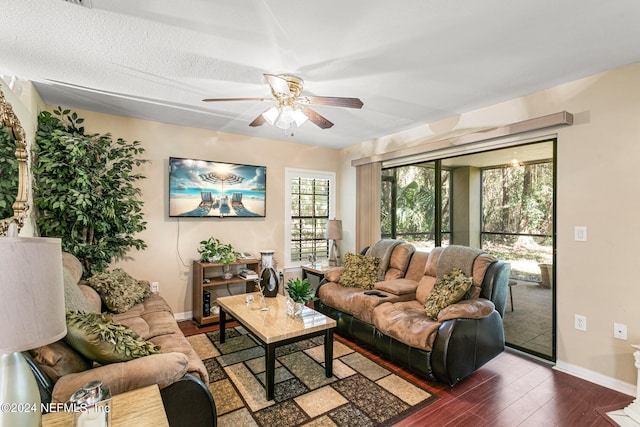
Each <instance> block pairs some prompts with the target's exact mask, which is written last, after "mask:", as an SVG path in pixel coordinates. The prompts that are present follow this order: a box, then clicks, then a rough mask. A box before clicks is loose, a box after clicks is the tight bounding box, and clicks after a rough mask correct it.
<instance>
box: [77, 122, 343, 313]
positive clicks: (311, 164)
mask: <svg viewBox="0 0 640 427" xmlns="http://www.w3.org/2000/svg"><path fill="white" fill-rule="evenodd" d="M76 111H77V112H78V114H79V115H80V116H81V117H84V118H85V123H84V124H85V126H86V129H87V132H98V133H106V132H110V133H111V134H112V135H113V137H114V138H124V139H126V140H127V141H133V140H139V141H141V142H142V145H143V146H144V148H145V149H146V152H145V154H144V156H143V157H144V158H147V159H150V160H151V162H150V163H148V164H145V165H144V166H143V167H142V173H143V174H144V175H145V176H146V179H144V180H141V181H139V182H138V185H139V187H140V188H141V190H142V199H143V200H144V203H145V204H144V214H145V220H146V221H147V223H148V224H147V229H146V231H144V232H143V233H141V234H140V235H139V237H140V238H142V239H143V240H144V241H145V242H146V243H147V245H148V248H147V249H146V250H145V251H135V250H133V251H130V253H129V254H128V256H129V259H127V260H125V261H120V262H118V263H116V264H115V265H114V266H119V267H122V268H123V269H125V270H126V271H127V272H129V273H130V274H131V275H133V276H134V277H137V278H144V279H147V280H149V281H158V282H160V294H161V295H162V296H163V297H164V298H165V299H166V300H167V301H168V302H169V304H170V305H171V307H172V308H173V310H174V312H175V313H176V314H178V315H181V314H183V313H186V312H190V311H191V300H192V298H191V292H192V288H191V270H192V261H193V260H194V259H197V258H199V256H198V253H197V248H198V246H199V242H200V241H201V240H204V239H207V238H209V237H210V236H214V237H216V238H218V239H220V240H221V241H223V242H225V243H231V244H232V245H233V247H234V249H236V250H238V251H249V252H251V253H252V254H254V255H255V256H259V250H261V249H275V251H276V254H275V258H276V260H277V262H278V267H279V268H282V267H283V262H284V256H283V251H284V208H285V207H284V191H285V185H284V172H285V168H287V167H295V168H301V169H314V170H326V171H334V172H336V171H337V166H338V159H339V152H338V151H337V150H335V149H326V148H319V147H312V146H307V145H300V144H293V143H287V142H279V141H273V140H267V139H260V138H250V137H246V136H240V135H233V134H228V133H223V132H214V131H209V130H203V129H195V128H188V127H181V126H174V125H169V124H165V123H158V122H150V121H145V120H138V119H131V118H125V117H119V116H112V115H107V114H100V113H95V112H90V111H82V110H76ZM170 156H174V157H185V158H196V159H205V160H213V161H221V162H230V163H246V164H252V165H266V167H267V209H266V217H265V218H244V219H234V218H230V217H229V218H224V219H220V218H206V219H202V218H179V219H178V218H169V216H168V205H167V203H168V199H167V198H168V181H169V175H168V164H169V163H168V160H169V157H170ZM231 290H232V291H235V290H234V289H231ZM222 291H224V290H222Z"/></svg>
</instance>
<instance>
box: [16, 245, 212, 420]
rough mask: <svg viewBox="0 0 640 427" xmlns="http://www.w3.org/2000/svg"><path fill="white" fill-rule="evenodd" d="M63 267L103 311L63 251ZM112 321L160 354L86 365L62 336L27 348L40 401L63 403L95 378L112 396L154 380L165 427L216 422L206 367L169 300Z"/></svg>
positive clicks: (152, 300)
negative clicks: (167, 425)
mask: <svg viewBox="0 0 640 427" xmlns="http://www.w3.org/2000/svg"><path fill="white" fill-rule="evenodd" d="M63 265H64V269H65V274H66V272H69V273H70V276H71V277H72V279H71V280H75V282H76V283H77V286H78V287H79V288H80V289H81V291H82V294H84V296H85V297H86V302H88V303H89V305H90V306H91V307H92V308H93V311H94V312H97V313H101V312H105V311H107V310H106V308H105V307H104V306H103V305H102V302H101V299H100V295H98V293H97V292H96V291H95V290H94V289H93V288H91V287H89V286H87V285H85V284H82V282H81V281H80V276H81V275H82V267H81V265H80V263H79V262H78V260H77V259H76V258H75V257H73V256H71V255H69V254H64V255H63ZM143 283H144V282H143ZM67 297H68V296H67V295H65V299H66V298H67ZM113 320H114V321H115V322H117V323H119V324H122V325H124V326H127V327H128V328H130V329H132V330H133V331H134V332H136V333H137V334H138V335H140V336H141V337H142V338H144V339H145V340H148V341H150V342H152V343H154V344H156V345H157V346H160V353H159V354H152V355H149V356H144V357H140V358H136V359H133V360H129V361H126V362H120V363H110V364H106V365H102V366H100V365H98V364H95V363H93V366H90V365H89V366H88V367H87V364H86V361H85V360H83V359H82V356H80V355H79V354H78V353H77V352H75V350H74V349H73V348H71V346H69V345H67V344H66V343H65V342H64V340H61V341H58V342H56V343H53V344H50V345H48V346H44V347H40V348H37V349H34V350H31V351H30V352H28V353H26V352H25V357H26V358H27V360H28V362H29V363H30V366H31V369H32V371H33V373H34V375H35V376H36V379H37V380H38V385H39V387H40V394H41V399H42V401H43V402H44V403H49V402H54V403H56V402H66V401H68V400H69V398H70V396H71V395H72V394H73V392H75V391H76V390H78V389H79V388H80V387H82V385H84V384H85V383H86V382H89V381H93V380H100V381H102V383H103V385H105V386H109V388H110V391H111V393H112V394H114V395H115V394H119V393H123V392H125V391H129V390H133V389H136V388H140V387H144V386H147V385H151V384H158V386H159V387H160V394H161V396H162V401H163V404H164V407H165V412H166V414H167V418H168V420H169V425H171V426H172V427H176V426H204V425H206V426H215V425H216V424H217V417H216V408H215V404H214V401H213V397H212V396H211V392H210V391H209V389H208V384H209V376H208V373H207V369H206V368H205V366H204V363H203V362H202V360H200V358H199V357H198V355H197V353H196V352H195V350H194V349H193V347H191V345H190V343H189V341H188V340H187V339H186V338H185V336H184V334H183V333H182V331H181V330H180V328H179V326H178V324H177V322H176V320H175V318H174V315H173V312H172V311H171V308H170V307H169V305H168V304H167V302H166V301H165V300H164V299H163V298H162V297H161V296H159V295H155V294H151V295H150V296H149V297H148V298H147V299H146V300H144V301H143V302H141V303H139V304H136V305H134V306H133V307H131V308H130V309H129V310H128V311H126V312H124V313H120V314H114V315H113Z"/></svg>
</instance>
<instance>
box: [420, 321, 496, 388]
mask: <svg viewBox="0 0 640 427" xmlns="http://www.w3.org/2000/svg"><path fill="white" fill-rule="evenodd" d="M502 351H504V328H503V325H502V317H500V313H498V312H497V311H496V310H494V311H492V312H491V314H489V315H488V316H487V317H483V318H481V319H466V318H465V319H450V320H445V321H444V322H442V324H441V325H440V329H438V334H437V335H436V340H435V341H434V343H433V350H432V351H431V369H432V371H433V375H434V376H435V377H436V378H437V379H438V380H440V381H442V382H444V383H446V384H449V385H451V386H452V385H454V384H455V383H457V382H458V381H460V379H462V378H465V377H467V376H469V375H471V373H473V372H474V371H475V370H477V369H479V368H480V367H481V366H482V365H484V364H485V363H487V362H488V361H489V360H491V359H493V358H494V357H496V356H497V355H498V354H500V353H501V352H502Z"/></svg>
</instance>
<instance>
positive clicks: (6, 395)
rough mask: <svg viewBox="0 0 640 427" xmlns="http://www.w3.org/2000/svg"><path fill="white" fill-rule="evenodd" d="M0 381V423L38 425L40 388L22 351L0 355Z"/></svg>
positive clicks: (4, 425) (0, 426)
mask: <svg viewBox="0 0 640 427" xmlns="http://www.w3.org/2000/svg"><path fill="white" fill-rule="evenodd" d="M0 381H1V383H0V403H2V405H3V410H2V411H0V427H23V426H24V427H31V426H33V427H38V426H40V423H41V420H42V413H41V412H40V390H39V389H38V384H37V383H36V379H35V378H34V377H33V372H31V368H30V367H29V364H28V363H27V361H26V360H25V359H24V356H23V355H22V353H20V352H15V353H8V354H3V355H0ZM5 406H6V407H7V409H8V410H4V409H5V408H4V407H5Z"/></svg>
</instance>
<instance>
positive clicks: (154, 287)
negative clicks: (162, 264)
mask: <svg viewBox="0 0 640 427" xmlns="http://www.w3.org/2000/svg"><path fill="white" fill-rule="evenodd" d="M151 292H153V293H154V294H157V293H159V292H160V282H151Z"/></svg>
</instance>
